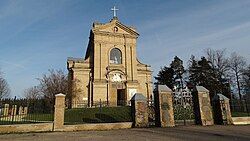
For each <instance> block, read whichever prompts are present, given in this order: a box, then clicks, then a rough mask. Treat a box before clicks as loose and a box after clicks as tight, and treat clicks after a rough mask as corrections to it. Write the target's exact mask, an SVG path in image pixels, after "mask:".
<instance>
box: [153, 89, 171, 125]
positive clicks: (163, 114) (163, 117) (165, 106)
mask: <svg viewBox="0 0 250 141" xmlns="http://www.w3.org/2000/svg"><path fill="white" fill-rule="evenodd" d="M172 93H173V92H172V90H171V89H170V88H168V87H167V86H166V85H158V86H157V93H155V96H154V98H155V107H156V111H155V119H156V125H157V126H159V127H173V126H175V124H174V109H173V101H172V99H173V96H172Z"/></svg>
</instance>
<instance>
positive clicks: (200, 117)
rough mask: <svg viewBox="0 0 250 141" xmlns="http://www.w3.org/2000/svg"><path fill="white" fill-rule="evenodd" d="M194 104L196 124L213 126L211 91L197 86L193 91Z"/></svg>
mask: <svg viewBox="0 0 250 141" xmlns="http://www.w3.org/2000/svg"><path fill="white" fill-rule="evenodd" d="M193 104H194V114H195V122H196V124H200V125H202V126H206V125H213V124H214V120H213V113H212V106H211V103H210V96H209V91H208V90H207V89H206V88H204V87H203V86H196V87H195V89H194V91H193Z"/></svg>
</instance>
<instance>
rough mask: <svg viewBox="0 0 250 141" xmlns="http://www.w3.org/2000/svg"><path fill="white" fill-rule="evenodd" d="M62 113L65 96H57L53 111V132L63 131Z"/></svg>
mask: <svg viewBox="0 0 250 141" xmlns="http://www.w3.org/2000/svg"><path fill="white" fill-rule="evenodd" d="M64 111H65V95H64V94H57V95H56V99H55V111H54V129H53V130H54V131H60V130H62V129H63V124H64Z"/></svg>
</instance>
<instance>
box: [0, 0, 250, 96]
mask: <svg viewBox="0 0 250 141" xmlns="http://www.w3.org/2000/svg"><path fill="white" fill-rule="evenodd" d="M114 5H115V6H116V7H117V8H118V9H119V11H118V13H117V14H118V18H119V20H120V21H121V22H122V23H123V24H125V25H132V26H135V27H136V28H137V30H138V32H139V33H140V37H139V39H138V43H137V55H138V58H139V60H140V61H141V62H143V63H147V64H150V65H151V66H152V70H153V71H154V75H156V74H157V72H158V71H159V69H160V67H161V66H164V65H169V64H170V62H171V61H172V60H173V57H174V56H176V55H177V56H179V57H180V58H181V59H182V60H183V61H184V62H187V60H188V59H189V58H190V56H191V54H193V55H195V56H197V57H198V58H200V56H202V55H203V54H204V51H203V50H204V49H205V48H213V49H224V48H225V49H226V50H227V52H228V54H230V52H234V51H235V52H237V53H239V54H240V55H242V56H244V57H245V58H246V59H247V61H248V62H249V60H250V1H249V0H232V1H231V0H185V1H183V0H162V1H159V0H151V1H147V0H136V1H135V0H126V1H125V0H124V1H123V0H121V1H118V0H103V1H101V0H89V1H87V0H0V69H1V71H2V72H3V73H4V77H5V78H6V79H7V81H8V83H9V85H10V87H11V90H12V93H11V94H12V96H15V95H16V96H21V95H22V94H23V90H24V89H26V88H29V87H31V86H34V85H37V84H38V81H37V80H36V78H39V77H41V75H42V74H44V73H47V72H48V69H63V70H64V71H65V72H67V68H66V60H67V57H84V55H85V51H86V47H87V43H88V37H89V31H90V28H91V26H92V23H93V22H94V21H98V22H102V23H106V22H109V21H110V19H111V18H112V11H111V10H110V9H111V7H113V6H114Z"/></svg>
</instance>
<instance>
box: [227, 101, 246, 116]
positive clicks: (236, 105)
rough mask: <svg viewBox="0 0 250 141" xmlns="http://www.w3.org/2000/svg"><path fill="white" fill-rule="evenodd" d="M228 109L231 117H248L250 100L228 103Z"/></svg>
mask: <svg viewBox="0 0 250 141" xmlns="http://www.w3.org/2000/svg"><path fill="white" fill-rule="evenodd" d="M230 108H231V113H232V116H233V117H246V116H249V117H250V100H246V99H244V100H237V99H233V100H231V101H230Z"/></svg>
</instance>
